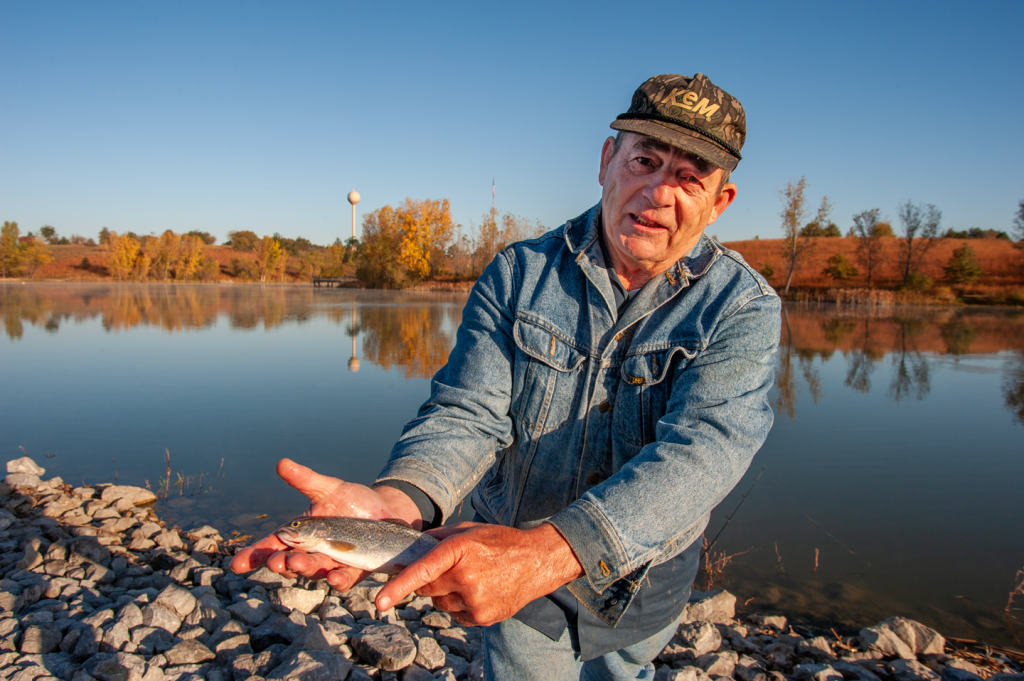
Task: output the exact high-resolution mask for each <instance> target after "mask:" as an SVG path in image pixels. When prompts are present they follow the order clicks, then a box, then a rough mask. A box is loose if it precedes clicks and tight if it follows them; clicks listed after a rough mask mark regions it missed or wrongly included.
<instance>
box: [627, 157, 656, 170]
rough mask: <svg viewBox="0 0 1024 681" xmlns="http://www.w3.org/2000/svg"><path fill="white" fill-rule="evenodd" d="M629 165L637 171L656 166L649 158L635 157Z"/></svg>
mask: <svg viewBox="0 0 1024 681" xmlns="http://www.w3.org/2000/svg"><path fill="white" fill-rule="evenodd" d="M630 164H631V165H632V166H633V167H635V168H637V169H638V170H639V169H646V168H653V167H654V166H655V165H656V164H655V162H654V159H653V158H651V157H650V156H637V157H636V158H634V159H632V160H631V161H630Z"/></svg>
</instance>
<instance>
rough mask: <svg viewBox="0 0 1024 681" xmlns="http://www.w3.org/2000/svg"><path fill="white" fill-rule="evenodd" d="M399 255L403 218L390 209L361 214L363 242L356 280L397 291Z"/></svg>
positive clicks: (384, 207) (401, 281) (399, 281)
mask: <svg viewBox="0 0 1024 681" xmlns="http://www.w3.org/2000/svg"><path fill="white" fill-rule="evenodd" d="M401 253H402V216H401V214H400V212H399V211H397V210H395V209H394V208H392V207H391V206H382V207H380V208H378V209H377V210H375V211H372V212H370V213H366V214H365V215H363V240H362V245H361V246H360V248H359V259H360V264H359V267H358V268H357V269H356V277H358V278H359V280H360V281H365V282H367V283H369V284H371V285H373V286H380V287H383V288H399V287H401V286H402V284H403V282H404V277H403V272H402V269H401V267H400V265H401V263H400V262H399V258H400V257H401Z"/></svg>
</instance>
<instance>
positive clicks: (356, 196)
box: [348, 189, 359, 241]
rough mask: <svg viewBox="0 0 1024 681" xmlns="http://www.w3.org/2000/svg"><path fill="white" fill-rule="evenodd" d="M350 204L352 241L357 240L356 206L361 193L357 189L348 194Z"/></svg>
mask: <svg viewBox="0 0 1024 681" xmlns="http://www.w3.org/2000/svg"><path fill="white" fill-rule="evenodd" d="M348 202H349V203H351V204H352V240H353V241H355V238H356V204H357V203H359V192H357V191H356V190H355V189H353V190H352V191H350V192H349V193H348Z"/></svg>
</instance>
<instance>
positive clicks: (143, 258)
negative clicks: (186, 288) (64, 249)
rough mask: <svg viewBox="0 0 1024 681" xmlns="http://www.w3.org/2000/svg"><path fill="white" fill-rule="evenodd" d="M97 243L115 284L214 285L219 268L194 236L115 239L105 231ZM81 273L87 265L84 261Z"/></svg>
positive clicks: (113, 234) (168, 232)
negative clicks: (104, 252)
mask: <svg viewBox="0 0 1024 681" xmlns="http://www.w3.org/2000/svg"><path fill="white" fill-rule="evenodd" d="M100 239H101V241H102V242H103V243H104V245H105V246H106V247H107V249H108V250H109V252H110V254H109V256H108V257H107V271H108V272H109V273H110V275H111V276H112V277H114V278H115V279H117V280H118V281H216V280H217V278H218V276H219V275H220V265H219V264H218V263H217V261H216V260H214V259H213V258H212V257H210V256H209V255H207V254H206V245H207V244H206V242H205V241H204V239H203V238H201V237H200V236H196V235H194V234H177V233H175V232H174V231H172V230H170V229H168V230H167V231H165V232H164V233H163V234H161V235H160V236H144V237H142V238H141V239H140V238H138V237H137V236H136V235H134V234H132V233H128V234H122V235H118V234H117V233H116V232H112V231H110V230H108V229H106V228H105V227H104V228H103V232H101V234H100ZM82 265H83V269H87V268H88V265H89V264H88V262H87V261H86V260H85V259H83V263H82Z"/></svg>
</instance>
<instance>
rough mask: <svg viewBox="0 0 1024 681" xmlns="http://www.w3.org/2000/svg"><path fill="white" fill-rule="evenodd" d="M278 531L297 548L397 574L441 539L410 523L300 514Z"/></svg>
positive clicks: (351, 563)
mask: <svg viewBox="0 0 1024 681" xmlns="http://www.w3.org/2000/svg"><path fill="white" fill-rule="evenodd" d="M276 534H277V538H278V539H280V540H281V541H283V542H284V543H285V544H287V545H288V546H290V547H291V548H293V549H298V550H299V551H305V552H306V553H322V554H324V555H325V556H327V557H328V558H332V559H334V560H336V561H337V562H339V563H344V564H345V565H350V566H352V567H354V568H359V569H361V570H368V571H370V572H384V573H386V574H389V575H397V574H398V573H399V572H401V571H402V570H403V569H404V568H405V567H406V566H408V565H410V564H411V563H413V562H414V561H416V560H418V559H419V558H422V557H423V556H424V555H426V553H427V552H428V551H430V549H432V548H434V547H435V546H437V543H438V540H437V539H435V538H434V537H431V536H430V535H429V534H423V533H422V532H418V531H417V530H414V529H412V528H411V527H409V526H407V525H400V524H398V523H394V522H388V521H383V520H366V519H363V518H328V517H312V518H299V519H298V520H293V521H291V522H290V523H288V524H287V525H285V526H283V527H282V528H281V529H279V530H278V531H277V532H276Z"/></svg>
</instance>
